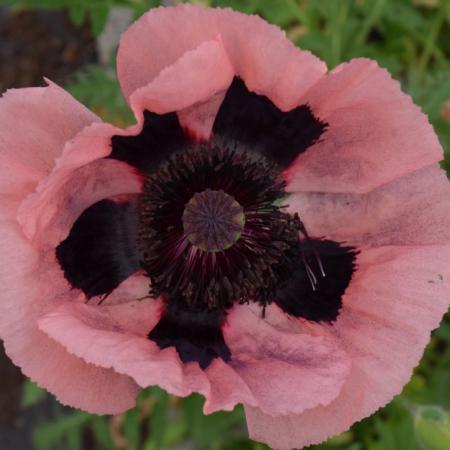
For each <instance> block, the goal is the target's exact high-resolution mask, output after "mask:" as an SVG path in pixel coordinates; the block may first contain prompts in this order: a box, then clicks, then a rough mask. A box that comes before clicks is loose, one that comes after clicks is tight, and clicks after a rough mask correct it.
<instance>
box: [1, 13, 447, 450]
mask: <svg viewBox="0 0 450 450" xmlns="http://www.w3.org/2000/svg"><path fill="white" fill-rule="evenodd" d="M118 72H119V77H120V82H121V86H122V89H123V92H124V94H125V96H126V98H127V100H128V102H129V104H130V107H131V108H132V110H133V111H134V113H135V115H136V119H137V124H136V125H134V126H132V127H130V128H128V129H125V130H124V129H119V128H116V127H114V126H112V125H109V124H105V123H102V122H101V121H100V120H99V118H98V117H96V116H95V115H94V114H92V113H91V112H89V111H88V110H87V109H85V108H84V107H83V106H82V105H80V104H79V103H77V102H76V101H75V100H74V99H73V98H72V97H71V96H70V95H69V94H67V93H66V92H64V91H63V90H62V89H61V88H59V87H58V86H56V85H54V84H53V83H51V82H48V86H47V87H44V88H30V89H19V90H11V91H8V92H7V93H6V94H5V95H4V96H3V98H2V99H1V101H0V170H1V175H0V187H1V197H0V214H1V220H2V221H1V229H0V230H1V231H0V233H1V238H2V239H1V254H2V259H3V262H4V263H3V264H2V267H1V269H0V277H1V287H2V289H1V298H0V336H1V338H2V339H3V340H4V344H5V348H6V351H7V353H8V355H9V356H10V357H11V359H12V360H13V361H14V362H15V363H16V364H17V365H18V366H20V367H21V368H22V370H23V372H24V373H25V374H26V375H28V376H29V377H30V378H31V379H32V380H34V381H36V382H37V383H39V384H40V385H41V386H43V387H45V388H46V389H48V390H49V391H50V392H53V393H54V394H55V395H56V396H57V397H58V399H59V400H60V401H61V402H63V403H65V404H68V405H72V406H74V407H78V408H81V409H84V410H87V411H90V412H93V413H98V414H114V413H119V412H122V411H124V410H126V409H128V408H131V407H133V405H134V401H135V397H136V395H137V393H138V392H139V390H140V389H141V388H144V387H147V386H151V385H159V386H161V387H162V388H164V389H165V390H167V391H168V392H170V393H172V394H174V395H179V396H186V395H189V394H191V393H192V392H199V393H201V394H203V395H204V397H205V398H206V401H205V405H204V411H205V413H211V412H214V411H218V410H231V409H232V408H233V407H234V406H235V405H236V404H238V403H243V404H244V405H245V411H246V415H247V421H248V428H249V433H250V436H251V437H252V438H253V439H256V440H260V441H263V442H266V443H268V444H269V445H271V446H272V447H275V448H278V449H289V448H291V447H301V446H304V445H308V444H311V443H317V442H320V441H323V440H324V439H326V438H328V437H329V436H332V435H334V434H337V433H339V432H342V431H344V430H346V429H347V428H348V427H349V426H350V425H351V424H352V423H354V422H355V421H358V420H360V419H362V418H363V417H366V416H368V415H369V414H372V413H373V412H374V411H375V410H377V409H378V408H379V407H380V406H382V405H384V404H386V403H387V402H389V401H390V400H391V399H392V398H393V396H394V395H396V394H397V393H399V392H400V390H401V389H402V387H403V385H404V384H405V383H406V382H407V381H408V379H409V378H410V376H411V372H412V369H413V367H414V366H415V365H416V364H417V363H418V361H419V359H420V357H421V355H422V352H423V349H424V347H425V345H426V343H427V341H428V339H429V336H430V331H431V330H432V329H434V328H435V327H436V326H437V325H438V324H439V321H440V320H441V317H442V315H443V314H444V313H445V312H446V310H447V308H448V305H449V301H450V296H449V295H448V281H447V280H448V279H449V277H450V265H449V264H448V261H449V258H450V226H449V225H450V187H449V184H448V182H447V179H446V177H445V174H444V173H443V171H442V170H441V169H440V168H439V166H438V161H439V160H440V159H441V158H442V149H441V146H440V145H439V142H438V140H437V138H436V135H435V134H434V132H433V130H432V128H431V126H430V125H429V123H428V121H427V119H426V117H425V116H424V115H423V114H422V113H421V112H420V110H419V108H418V107H417V106H415V105H414V104H413V103H412V101H411V99H410V98H409V97H408V96H407V95H405V94H403V93H402V92H401V90H400V87H399V84H398V82H396V81H394V80H392V78H391V77H390V76H389V74H388V73H387V72H386V71H385V70H384V69H381V68H379V67H378V66H377V64H376V63H375V62H373V61H370V60H367V59H355V60H353V61H351V62H349V63H347V64H342V65H340V66H338V67H337V68H335V69H334V70H332V71H331V72H327V69H326V67H325V64H324V63H323V62H321V61H320V60H319V59H318V58H316V57H315V56H313V55H312V54H310V53H309V52H306V51H302V50H299V49H297V48H295V47H294V46H293V45H292V44H291V43H290V42H289V41H288V40H287V39H286V37H285V35H284V34H283V33H282V32H281V31H280V30H279V29H277V28H276V27H273V26H271V25H268V24H267V23H266V22H264V21H263V20H262V19H260V18H258V17H255V16H246V15H243V14H239V13H235V12H233V11H231V10H227V9H223V10H221V9H203V8H200V7H197V6H193V5H181V6H178V7H174V8H161V9H155V10H152V11H151V12H149V13H148V14H146V15H144V16H143V17H142V18H141V19H139V20H138V21H137V22H136V23H135V24H134V25H132V26H131V27H130V29H129V30H128V31H127V32H126V33H125V34H124V35H123V37H122V40H121V44H120V49H119V54H118Z"/></svg>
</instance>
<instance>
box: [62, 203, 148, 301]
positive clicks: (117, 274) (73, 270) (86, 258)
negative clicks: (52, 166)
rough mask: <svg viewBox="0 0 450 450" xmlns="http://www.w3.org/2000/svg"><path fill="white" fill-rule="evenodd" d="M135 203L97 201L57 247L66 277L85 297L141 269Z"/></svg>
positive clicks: (109, 289)
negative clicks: (137, 243)
mask: <svg viewBox="0 0 450 450" xmlns="http://www.w3.org/2000/svg"><path fill="white" fill-rule="evenodd" d="M135 229H136V205H135V202H129V203H117V202H114V201H112V200H102V201H100V202H98V203H95V204H94V205H92V206H91V207H89V208H88V209H86V210H85V211H84V212H83V214H81V216H80V217H79V218H78V219H77V221H76V222H75V223H74V225H73V227H72V229H71V231H70V234H69V236H68V237H67V238H66V239H65V240H64V241H62V242H61V243H60V244H59V246H58V247H57V248H56V257H57V259H58V261H59V264H60V265H61V268H62V269H63V271H64V275H65V277H66V279H67V280H68V281H69V282H70V284H71V285H72V286H73V287H74V288H78V289H81V290H82V291H83V292H84V293H85V295H86V297H88V298H91V297H95V296H96V295H103V294H109V293H111V292H112V291H113V290H114V289H115V288H116V287H117V286H118V285H119V284H120V283H121V282H122V281H124V280H125V279H126V278H128V277H129V276H130V275H132V274H133V273H134V272H136V271H137V270H139V268H140V265H139V254H138V250H137V248H136V245H135V243H136V238H135V233H136V230H135Z"/></svg>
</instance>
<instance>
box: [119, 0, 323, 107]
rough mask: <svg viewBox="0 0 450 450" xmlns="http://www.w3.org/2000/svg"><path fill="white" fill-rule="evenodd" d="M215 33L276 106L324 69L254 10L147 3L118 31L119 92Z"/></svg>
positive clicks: (291, 102) (240, 71) (291, 101)
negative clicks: (137, 16) (252, 13)
mask: <svg viewBox="0 0 450 450" xmlns="http://www.w3.org/2000/svg"><path fill="white" fill-rule="evenodd" d="M218 36H220V39H221V41H222V43H223V47H224V48H225V51H226V54H227V55H228V59H229V61H230V62H231V65H232V66H233V68H234V72H235V74H237V75H239V76H240V77H241V78H243V79H244V80H245V82H246V84H247V86H248V87H249V89H250V90H252V91H255V92H258V93H261V94H263V95H267V96H270V97H271V98H272V100H273V101H274V102H275V103H276V104H277V105H278V106H279V107H280V108H282V109H292V108H293V107H295V106H297V104H296V103H295V102H296V101H298V99H299V98H300V97H301V95H302V94H304V93H305V92H306V91H307V90H308V89H309V88H310V87H311V86H312V85H313V84H314V83H315V82H316V81H317V80H318V79H319V78H320V77H321V76H322V75H323V74H324V73H325V71H326V66H325V64H324V63H323V62H322V61H320V60H319V59H318V58H316V57H315V56H313V55H312V54H311V53H309V52H307V51H301V50H299V49H297V48H296V47H295V46H294V45H293V44H292V43H291V42H290V41H289V40H288V39H286V36H285V34H284V33H283V32H282V31H281V30H280V29H279V28H277V27H274V26H272V25H269V24H268V23H267V22H265V21H264V20H262V19H261V18H259V17H257V16H248V15H245V14H240V13H237V12H234V11H232V10H231V9H205V8H202V7H199V6H196V5H192V4H186V5H178V6H176V7H173V8H158V9H153V10H151V11H150V12H148V13H147V14H145V15H143V16H142V17H141V18H140V19H139V20H138V21H136V22H135V23H134V24H133V25H132V26H131V27H130V28H129V29H128V30H127V31H126V32H125V33H124V34H123V35H122V38H121V41H120V47H119V52H118V57H117V66H118V74H119V80H120V83H121V86H122V90H123V91H124V93H125V96H126V97H127V98H130V96H131V95H132V93H133V92H134V91H136V89H138V88H141V87H143V86H146V85H148V84H149V83H150V82H152V81H153V79H154V78H155V77H156V76H157V75H158V74H159V73H160V72H161V71H162V70H163V69H165V68H166V67H169V66H172V65H173V64H174V63H175V62H176V61H177V60H178V59H180V58H181V57H182V56H183V55H184V54H185V53H186V52H188V51H190V50H194V49H197V48H198V47H199V46H200V45H202V44H203V43H204V42H208V41H214V40H217V38H218ZM149 42H151V43H152V45H149V44H148V43H149Z"/></svg>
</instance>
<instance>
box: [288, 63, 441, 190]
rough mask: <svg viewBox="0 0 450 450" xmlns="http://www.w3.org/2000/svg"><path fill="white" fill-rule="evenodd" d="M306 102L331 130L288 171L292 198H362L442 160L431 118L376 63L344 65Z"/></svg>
mask: <svg viewBox="0 0 450 450" xmlns="http://www.w3.org/2000/svg"><path fill="white" fill-rule="evenodd" d="M302 102H303V103H307V104H308V105H310V107H311V109H312V111H313V112H314V114H315V115H316V116H317V117H318V118H319V119H320V120H322V121H324V122H326V123H327V124H328V127H327V130H326V132H325V133H324V134H323V135H322V137H321V139H320V141H319V142H317V143H316V144H315V145H314V146H313V147H311V148H310V149H309V151H308V152H305V153H303V154H301V155H300V156H299V157H298V159H297V161H296V162H295V163H294V164H293V165H292V166H291V167H290V168H289V169H288V170H287V171H286V173H285V176H286V178H287V179H288V181H289V182H288V186H287V190H288V191H290V192H297V191H311V192H343V193H364V192H368V191H370V190H371V189H374V188H375V187H377V186H380V185H382V184H385V183H388V182H390V181H392V180H394V179H396V178H398V177H400V176H403V175H406V174H408V173H411V172H413V171H415V170H418V169H421V168H424V167H426V166H428V165H431V164H433V163H435V162H438V161H439V160H441V159H442V156H443V154H442V148H441V146H440V144H439V141H438V139H437V137H436V134H435V133H434V131H433V128H432V127H431V125H430V124H429V122H428V119H427V117H426V116H425V115H424V114H423V113H422V112H421V111H420V108H419V107H418V106H416V105H414V103H413V102H412V100H411V98H410V97H409V96H408V95H406V94H404V93H403V92H402V91H401V89H400V84H399V82H398V81H394V80H393V79H392V77H391V76H390V74H389V72H387V71H386V70H385V69H381V68H380V67H379V66H378V65H377V64H376V62H374V61H371V60H367V59H354V60H352V61H351V62H349V63H346V64H341V65H340V66H338V67H336V68H335V69H334V70H332V71H331V72H330V73H328V74H327V75H326V76H324V77H323V78H322V79H321V80H320V81H319V82H318V83H317V84H315V85H314V86H313V87H312V88H311V90H310V91H308V93H307V94H306V95H305V96H304V97H303V98H302Z"/></svg>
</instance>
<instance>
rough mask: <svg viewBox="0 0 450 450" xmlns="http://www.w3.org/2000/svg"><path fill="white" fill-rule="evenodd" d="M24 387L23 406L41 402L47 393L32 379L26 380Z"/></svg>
mask: <svg viewBox="0 0 450 450" xmlns="http://www.w3.org/2000/svg"><path fill="white" fill-rule="evenodd" d="M22 389H23V390H22V408H27V407H28V406H33V405H35V404H36V403H39V402H40V401H41V400H42V399H43V398H44V397H45V395H46V392H45V391H44V389H41V388H40V387H39V386H38V385H37V384H35V383H32V382H31V381H26V382H25V383H24V384H23V388H22Z"/></svg>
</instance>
